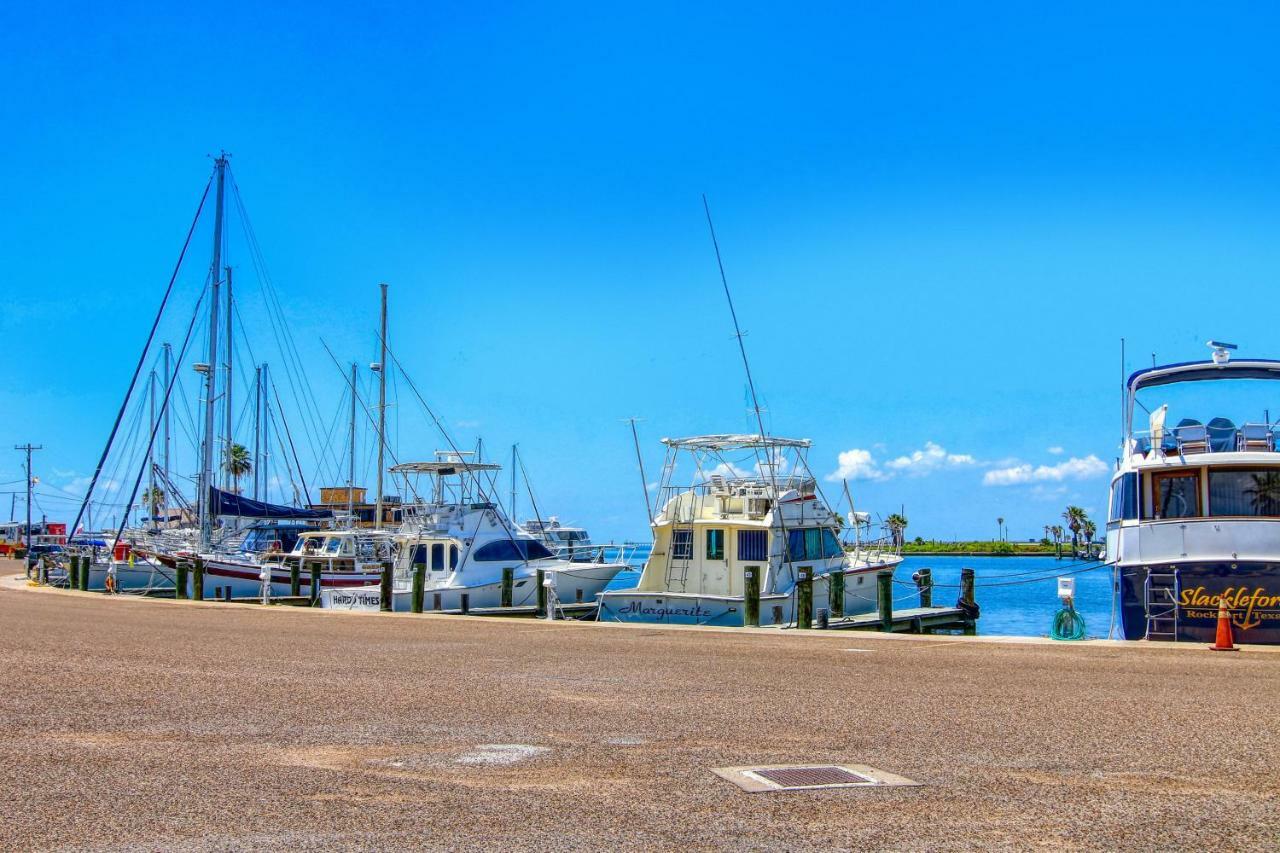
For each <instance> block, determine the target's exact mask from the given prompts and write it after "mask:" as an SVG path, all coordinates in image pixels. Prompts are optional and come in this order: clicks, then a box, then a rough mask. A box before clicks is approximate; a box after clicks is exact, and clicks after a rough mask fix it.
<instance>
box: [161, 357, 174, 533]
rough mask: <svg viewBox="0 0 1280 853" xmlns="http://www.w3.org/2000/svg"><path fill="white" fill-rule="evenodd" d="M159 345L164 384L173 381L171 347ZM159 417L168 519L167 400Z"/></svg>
mask: <svg viewBox="0 0 1280 853" xmlns="http://www.w3.org/2000/svg"><path fill="white" fill-rule="evenodd" d="M161 346H162V348H163V351H164V376H165V379H164V381H165V384H166V385H169V384H171V383H172V382H173V364H172V360H173V347H171V346H169V344H162V345H161ZM160 417H162V418H164V444H162V445H161V446H160V459H161V465H162V466H163V468H164V482H165V488H166V492H165V496H164V505H165V521H168V520H169V510H168V507H169V493H168V491H167V489H168V483H169V406H168V403H167V402H166V404H165V407H164V408H163V409H162V410H161V412H160Z"/></svg>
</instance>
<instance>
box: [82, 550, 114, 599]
mask: <svg viewBox="0 0 1280 853" xmlns="http://www.w3.org/2000/svg"><path fill="white" fill-rule="evenodd" d="M108 559H110V558H109V557H108ZM92 569H93V558H92V557H82V558H81V559H80V591H81V592H88V591H89V573H90V571H91V570H92Z"/></svg>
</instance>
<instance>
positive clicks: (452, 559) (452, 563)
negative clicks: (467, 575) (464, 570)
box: [449, 545, 458, 569]
mask: <svg viewBox="0 0 1280 853" xmlns="http://www.w3.org/2000/svg"><path fill="white" fill-rule="evenodd" d="M449 568H451V569H456V568H458V546H457V545H450V546H449Z"/></svg>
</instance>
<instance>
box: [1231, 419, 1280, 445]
mask: <svg viewBox="0 0 1280 853" xmlns="http://www.w3.org/2000/svg"><path fill="white" fill-rule="evenodd" d="M1275 449H1276V440H1275V434H1274V433H1272V432H1271V424H1241V425H1240V432H1238V433H1236V450H1267V451H1271V450H1275Z"/></svg>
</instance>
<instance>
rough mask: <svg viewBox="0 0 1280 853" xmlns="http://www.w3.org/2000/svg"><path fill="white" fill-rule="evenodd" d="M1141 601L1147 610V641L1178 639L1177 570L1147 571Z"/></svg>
mask: <svg viewBox="0 0 1280 853" xmlns="http://www.w3.org/2000/svg"><path fill="white" fill-rule="evenodd" d="M1143 601H1144V603H1145V605H1146V610H1147V633H1146V636H1145V639H1147V640H1166V641H1176V640H1177V639H1178V570H1177V569H1174V570H1173V571H1171V572H1155V571H1151V570H1148V571H1147V579H1146V581H1144V583H1143Z"/></svg>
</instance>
